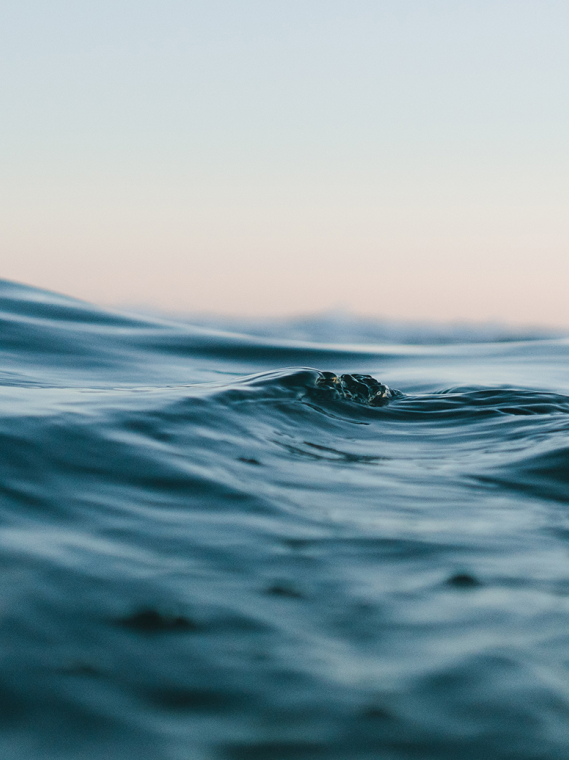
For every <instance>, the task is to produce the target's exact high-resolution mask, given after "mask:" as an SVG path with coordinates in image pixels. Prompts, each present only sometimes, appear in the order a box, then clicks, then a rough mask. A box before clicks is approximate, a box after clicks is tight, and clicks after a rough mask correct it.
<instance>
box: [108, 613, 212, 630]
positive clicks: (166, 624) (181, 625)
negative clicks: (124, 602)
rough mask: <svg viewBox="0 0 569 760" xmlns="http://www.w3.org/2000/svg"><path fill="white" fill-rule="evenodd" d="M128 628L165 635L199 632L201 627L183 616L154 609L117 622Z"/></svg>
mask: <svg viewBox="0 0 569 760" xmlns="http://www.w3.org/2000/svg"><path fill="white" fill-rule="evenodd" d="M117 622H118V623H119V624H120V625H123V626H125V627H126V628H131V629H132V630H134V631H140V632H141V633H163V632H179V633H184V632H186V631H197V630H198V628H199V626H198V625H197V624H196V623H195V622H194V621H193V620H190V619H189V618H187V617H183V616H181V615H177V616H175V615H163V614H162V613H161V612H158V611H157V610H153V609H145V610H140V611H139V612H135V613H133V614H132V615H129V616H128V617H126V618H121V619H119V620H118V621H117Z"/></svg>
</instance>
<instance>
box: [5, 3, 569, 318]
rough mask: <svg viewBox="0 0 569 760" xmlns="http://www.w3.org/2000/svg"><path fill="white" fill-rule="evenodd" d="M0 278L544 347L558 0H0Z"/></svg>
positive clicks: (565, 261) (568, 189)
mask: <svg viewBox="0 0 569 760" xmlns="http://www.w3.org/2000/svg"><path fill="white" fill-rule="evenodd" d="M0 67H1V77H0V97H1V102H2V118H1V119H0V140H1V143H0V144H1V146H2V149H1V151H0V194H1V209H2V210H1V212H0V213H1V219H0V277H4V278H8V279H14V280H17V281H20V282H25V283H28V284H31V285H36V286H40V287H45V288H49V289H53V290H57V291H60V292H64V293H67V294H69V295H74V296H77V297H80V298H85V299H88V300H91V301H95V302H98V303H103V304H123V305H128V304H132V305H135V304H136V305H149V306H155V307H160V308H166V309H172V310H176V311H187V312H211V313H220V314H235V315H268V316H270V315H284V314H298V313H304V314H305V313H310V312H318V311H323V310H329V309H333V308H336V307H341V308H343V309H349V310H352V311H355V312H357V313H361V314H366V315H377V316H384V317H395V318H404V319H421V318H427V319H429V320H455V319H466V320H488V319H498V320H502V321H506V322H511V323H531V324H545V325H563V326H569V137H568V136H569V3H567V2H566V0H558V1H557V0H160V2H158V1H157V0H156V1H155V0H50V2H46V1H45V0H17V1H16V0H4V2H3V3H2V5H1V8H0Z"/></svg>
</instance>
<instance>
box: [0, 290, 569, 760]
mask: <svg viewBox="0 0 569 760" xmlns="http://www.w3.org/2000/svg"><path fill="white" fill-rule="evenodd" d="M308 337H310V336H308ZM568 360H569V342H568V341H567V340H564V339H559V338H556V339H541V340H531V341H501V342H489V343H479V342H475V341H472V340H471V341H470V342H465V343H456V342H455V343H449V344H447V345H441V344H438V345H428V344H427V343H426V342H423V344H422V345H410V344H395V343H389V344H384V345H383V346H382V345H372V344H370V343H369V342H367V343H366V342H364V343H362V344H361V345H357V344H340V345H333V344H330V343H322V342H318V341H317V340H316V339H314V340H313V341H310V340H308V339H307V340H302V341H298V340H292V339H283V338H279V337H275V336H274V335H272V336H265V337H263V336H256V337H255V336H246V335H237V334H233V333H231V332H223V331H220V330H213V329H207V328H204V327H192V326H190V325H188V324H182V323H176V322H175V321H172V322H169V321H167V320H162V319H159V318H151V317H146V318H143V317H136V316H132V317H130V316H128V315H124V314H118V313H114V312H110V311H109V312H107V311H104V310H102V309H99V308H96V307H91V306H89V305H88V304H85V303H82V302H79V301H74V300H73V299H69V298H64V297H62V296H57V295H54V294H50V293H45V292H43V291H38V290H34V289H32V288H27V287H24V286H20V285H15V284H12V283H7V282H3V283H1V284H0V517H1V524H0V574H1V575H0V577H1V580H2V582H1V584H0V757H1V758H2V759H3V760H39V759H41V760H68V759H69V760H115V759H116V760H131V758H132V760H293V759H294V760H312V758H314V760H320V759H321V760H336V759H337V760H352V759H353V760H411V759H412V760H431V759H433V760H435V759H436V760H439V759H441V760H442V759H444V760H446V759H447V758H448V760H456V759H457V758H461V760H489V759H492V760H505V759H506V758H508V759H512V760H538V759H539V760H554V759H555V760H557V759H558V760H566V759H567V758H568V757H569V369H568V367H569V361H568Z"/></svg>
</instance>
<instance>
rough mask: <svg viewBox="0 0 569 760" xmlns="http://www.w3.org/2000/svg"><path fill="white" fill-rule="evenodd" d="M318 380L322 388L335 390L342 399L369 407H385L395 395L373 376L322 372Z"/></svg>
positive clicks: (317, 382)
mask: <svg viewBox="0 0 569 760" xmlns="http://www.w3.org/2000/svg"><path fill="white" fill-rule="evenodd" d="M320 375H321V376H320V377H319V378H318V379H317V380H316V385H317V386H319V387H320V388H328V389H330V390H334V391H336V392H337V393H338V395H339V396H341V397H342V398H345V399H348V400H349V401H355V402H356V403H358V404H367V405H368V406H383V405H384V404H387V402H388V401H390V400H391V399H392V398H394V393H393V391H391V389H390V388H388V387H387V385H383V383H380V382H379V380H376V379H375V377H372V376H371V375H339V376H338V375H335V374H334V373H333V372H321V373H320Z"/></svg>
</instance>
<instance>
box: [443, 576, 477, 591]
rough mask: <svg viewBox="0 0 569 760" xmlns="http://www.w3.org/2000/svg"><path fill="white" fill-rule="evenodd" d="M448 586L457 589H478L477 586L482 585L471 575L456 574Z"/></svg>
mask: <svg viewBox="0 0 569 760" xmlns="http://www.w3.org/2000/svg"><path fill="white" fill-rule="evenodd" d="M447 584H448V585H449V586H454V587H455V588H476V587H477V586H481V585H482V584H481V583H480V581H479V580H478V579H477V578H475V577H474V576H473V575H470V573H456V574H455V575H451V577H450V578H449V579H448V580H447Z"/></svg>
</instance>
